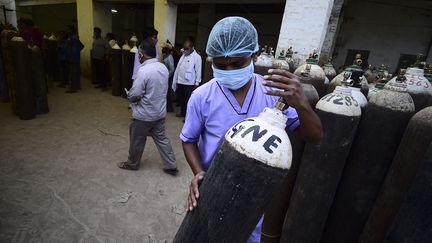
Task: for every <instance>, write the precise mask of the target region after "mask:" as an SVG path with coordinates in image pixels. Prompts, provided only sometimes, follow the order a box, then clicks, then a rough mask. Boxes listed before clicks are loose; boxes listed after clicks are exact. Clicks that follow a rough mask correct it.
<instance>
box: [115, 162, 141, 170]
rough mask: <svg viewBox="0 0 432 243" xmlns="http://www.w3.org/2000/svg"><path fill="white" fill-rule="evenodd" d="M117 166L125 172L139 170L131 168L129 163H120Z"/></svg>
mask: <svg viewBox="0 0 432 243" xmlns="http://www.w3.org/2000/svg"><path fill="white" fill-rule="evenodd" d="M117 166H118V167H119V168H120V169H124V170H138V169H135V168H132V167H130V165H129V164H128V163H127V162H120V163H118V164H117Z"/></svg>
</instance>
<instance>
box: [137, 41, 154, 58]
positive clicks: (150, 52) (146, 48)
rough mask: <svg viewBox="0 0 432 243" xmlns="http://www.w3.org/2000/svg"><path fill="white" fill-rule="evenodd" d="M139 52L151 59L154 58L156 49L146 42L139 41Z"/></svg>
mask: <svg viewBox="0 0 432 243" xmlns="http://www.w3.org/2000/svg"><path fill="white" fill-rule="evenodd" d="M139 50H140V52H142V53H144V54H145V55H146V56H149V57H153V58H155V57H156V47H155V46H154V45H153V44H151V43H149V42H147V41H141V44H140V45H139Z"/></svg>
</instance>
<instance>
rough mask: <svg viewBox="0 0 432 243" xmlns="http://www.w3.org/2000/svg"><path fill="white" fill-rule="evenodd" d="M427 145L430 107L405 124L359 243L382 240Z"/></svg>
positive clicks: (431, 115) (430, 132)
mask: <svg viewBox="0 0 432 243" xmlns="http://www.w3.org/2000/svg"><path fill="white" fill-rule="evenodd" d="M431 142H432V106H431V107H427V108H424V109H423V110H421V111H419V112H418V113H417V114H415V115H414V116H413V117H412V118H411V120H410V122H409V123H408V126H407V128H406V130H405V133H404V135H403V137H402V140H401V143H400V144H399V148H398V150H397V152H396V155H395V157H394V159H393V163H392V165H391V167H390V169H389V172H388V173H387V176H386V179H385V181H384V184H383V186H382V188H381V192H380V194H379V196H378V198H377V200H376V202H375V204H374V207H373V209H372V211H371V214H370V215H369V219H368V221H367V223H366V226H365V228H364V230H363V233H362V235H361V237H360V241H359V242H361V243H373V242H383V241H384V238H385V236H386V233H387V231H388V230H389V229H390V227H391V223H392V222H393V220H394V219H395V217H396V214H397V212H398V210H399V208H400V206H401V204H402V201H403V199H404V197H405V196H406V193H407V191H408V190H409V186H410V185H411V182H412V180H413V178H414V176H415V174H416V172H417V171H418V167H419V166H418V165H419V163H420V162H421V160H422V158H423V156H424V155H425V154H426V151H427V149H428V145H429V144H430V143H431Z"/></svg>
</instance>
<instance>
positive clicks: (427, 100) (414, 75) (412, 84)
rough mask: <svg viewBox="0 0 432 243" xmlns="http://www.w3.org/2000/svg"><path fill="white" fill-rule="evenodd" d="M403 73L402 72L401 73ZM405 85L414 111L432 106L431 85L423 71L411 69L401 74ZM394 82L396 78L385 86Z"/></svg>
mask: <svg viewBox="0 0 432 243" xmlns="http://www.w3.org/2000/svg"><path fill="white" fill-rule="evenodd" d="M402 73H403V72H402ZM403 75H404V77H405V82H406V84H407V91H408V93H409V94H410V95H411V97H412V98H413V100H414V105H415V109H416V111H419V110H421V109H423V108H425V107H428V106H431V105H432V85H431V83H430V82H429V81H428V80H427V79H426V78H425V76H424V70H423V69H420V68H416V67H411V68H408V69H407V70H406V73H403ZM394 82H396V77H395V78H393V79H391V80H390V81H388V83H387V84H386V85H391V84H393V83H394Z"/></svg>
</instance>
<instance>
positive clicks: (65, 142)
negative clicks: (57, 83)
mask: <svg viewBox="0 0 432 243" xmlns="http://www.w3.org/2000/svg"><path fill="white" fill-rule="evenodd" d="M87 83H88V82H87ZM64 92H65V89H62V88H57V87H56V88H54V89H51V90H50V94H49V96H48V99H49V106H50V112H49V113H48V114H45V115H38V116H37V117H36V118H35V119H33V120H28V121H22V120H19V119H18V117H17V116H15V115H13V114H12V111H11V104H10V103H1V104H0V242H44V243H49V242H56V243H58V242H122V243H123V242H151V243H160V242H171V241H172V239H173V237H174V235H175V234H176V232H177V229H178V227H179V226H180V224H181V222H182V219H183V217H184V215H185V202H186V195H187V189H188V185H189V182H190V179H191V178H192V173H191V171H190V169H189V166H188V165H187V163H186V161H185V159H184V155H183V151H182V148H181V142H180V140H179V138H178V135H179V132H180V130H181V127H182V125H183V123H182V120H181V119H180V118H176V117H175V113H168V116H167V122H166V131H167V134H168V137H169V138H170V139H171V143H172V145H173V149H174V153H175V155H176V158H177V162H178V168H179V170H180V173H179V175H178V176H176V177H173V176H170V175H167V174H165V173H163V171H162V162H161V159H160V156H159V154H158V151H157V149H156V147H155V146H154V143H153V140H152V139H151V138H149V139H148V140H147V145H146V148H145V151H144V154H143V157H142V160H141V168H140V170H138V171H126V170H121V169H119V168H117V166H116V164H117V163H118V162H120V161H125V160H126V159H127V156H128V147H129V135H128V129H129V122H130V116H131V112H130V110H128V109H127V107H128V102H127V100H125V99H123V98H120V97H114V96H112V95H111V93H110V92H109V91H108V92H102V91H101V90H99V89H95V88H93V87H92V86H91V85H90V84H87V85H85V86H84V88H83V90H82V91H81V92H79V93H76V94H65V93H64Z"/></svg>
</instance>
